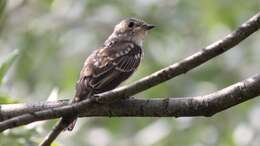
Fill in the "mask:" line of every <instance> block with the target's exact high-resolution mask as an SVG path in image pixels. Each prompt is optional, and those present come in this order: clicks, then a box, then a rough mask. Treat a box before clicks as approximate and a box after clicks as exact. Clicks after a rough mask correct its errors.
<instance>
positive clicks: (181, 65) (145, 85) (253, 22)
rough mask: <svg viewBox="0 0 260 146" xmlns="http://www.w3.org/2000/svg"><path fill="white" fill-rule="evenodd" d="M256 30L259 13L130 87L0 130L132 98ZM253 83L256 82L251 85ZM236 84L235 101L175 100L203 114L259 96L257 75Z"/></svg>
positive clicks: (23, 119) (20, 118)
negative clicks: (197, 50)
mask: <svg viewBox="0 0 260 146" xmlns="http://www.w3.org/2000/svg"><path fill="white" fill-rule="evenodd" d="M259 28H260V13H257V14H256V15H255V16H253V17H252V18H251V19H249V20H248V21H247V22H245V23H244V24H242V25H241V26H240V27H239V28H238V29H237V30H235V31H234V32H232V33H231V34H229V35H227V36H226V37H224V38H223V39H222V40H219V41H217V42H215V43H213V44H211V45H209V46H208V47H206V48H203V49H202V50H201V51H199V52H197V53H195V54H194V55H192V56H190V57H187V58H186V59H184V60H183V61H181V62H178V63H175V64H173V65H171V66H169V67H167V68H164V69H162V70H160V71H157V72H155V73H153V74H151V75H149V76H147V77H145V78H143V79H141V80H139V81H137V82H135V83H133V84H130V85H128V86H124V87H121V88H117V89H115V90H113V91H108V92H105V93H102V94H99V95H97V96H95V98H90V99H86V100H84V101H82V102H80V103H75V104H72V105H66V106H62V107H57V108H51V109H48V110H44V111H39V112H32V113H30V114H25V115H21V116H17V117H14V118H11V119H8V120H6V121H3V122H1V123H0V131H4V130H6V129H8V128H14V127H16V126H20V125H24V124H28V123H31V122H34V121H38V120H45V119H51V118H57V117H61V116H65V115H66V114H70V113H73V114H81V113H83V112H85V111H88V110H91V109H92V108H93V107H94V106H95V105H96V104H99V103H106V104H108V103H112V102H114V101H118V100H120V99H122V98H126V97H129V96H132V95H134V94H136V93H139V92H141V91H144V90H147V89H149V88H151V87H153V86H156V85H158V84H160V83H162V82H165V81H167V80H169V79H171V78H174V77H176V76H178V75H181V74H183V73H186V72H188V71H190V70H192V69H193V68H195V67H197V66H199V65H201V64H203V63H204V62H206V61H208V60H210V59H212V58H214V57H216V56H218V55H220V54H222V53H223V52H225V51H227V50H229V49H230V48H232V47H234V46H235V45H237V44H238V43H239V42H241V41H242V40H244V39H245V38H247V37H248V36H249V35H251V34H252V33H254V32H256V31H257V30H258V29H259ZM255 82H257V83H255ZM251 83H254V84H256V85H254V86H253V87H255V86H256V87H257V88H256V89H257V90H256V89H255V88H253V90H252V93H251V91H250V92H247V90H246V89H247V88H248V87H251V86H250V84H251ZM238 84H239V86H238V87H235V88H234V87H233V88H234V90H236V91H237V92H238V91H243V92H238V93H239V94H234V95H238V99H236V98H235V96H234V95H232V96H231V97H232V98H230V99H226V98H224V99H225V100H224V99H223V98H221V99H222V100H223V101H217V102H213V103H215V104H209V103H208V102H206V101H207V100H206V99H208V100H209V99H211V100H213V101H214V99H215V98H213V97H214V96H213V97H212V95H211V96H209V95H207V96H203V97H201V98H195V99H196V100H194V98H183V99H182V98H178V100H179V101H182V100H185V101H183V104H182V105H183V106H185V108H184V109H186V110H187V111H189V112H190V114H192V113H196V111H198V109H197V108H199V107H200V106H198V107H196V106H195V107H189V106H188V105H189V104H187V103H193V102H195V101H198V100H200V101H201V102H200V103H203V104H205V105H204V106H206V107H207V108H204V110H202V111H204V112H206V113H210V112H208V111H211V110H210V109H212V108H213V107H214V108H216V109H218V110H220V109H219V107H220V106H221V105H222V104H223V105H226V104H228V103H226V102H227V101H226V100H228V102H231V103H233V104H232V105H234V104H238V103H236V102H237V100H239V99H240V98H241V99H244V98H252V97H255V96H257V95H258V94H259V93H258V92H259V91H258V90H259V75H258V76H256V77H253V78H251V79H248V80H246V81H245V83H238ZM234 86H235V85H234ZM236 86H237V85H236ZM230 88H231V87H230ZM233 88H232V89H233ZM227 90H230V89H229V88H227V89H224V90H223V91H222V90H221V91H222V92H227ZM217 94H219V93H217ZM224 97H225V96H224ZM241 99H240V100H241ZM229 100H230V101H229ZM137 101H138V100H137ZM187 101H188V102H187ZM224 101H225V102H224ZM242 101H244V100H241V102H242ZM97 102H98V103H97ZM121 102H123V101H121ZM153 102H160V100H154V101H153ZM148 103H149V102H148ZM163 103H164V104H166V105H168V104H174V103H175V102H172V99H167V100H166V99H165V100H163ZM144 104H145V103H144ZM164 104H162V103H161V105H164ZM179 104H180V103H179ZM118 106H119V105H118ZM175 106H177V107H179V108H180V105H177V104H176V105H175ZM162 107H164V106H162ZM162 107H160V108H162ZM229 107H230V106H229ZM214 108H213V109H214ZM225 108H227V107H226V106H224V108H223V109H225ZM157 109H158V108H157ZM166 109H167V111H170V112H172V111H171V110H170V109H168V108H166ZM191 109H193V110H194V111H193V110H191ZM202 109H203V108H202ZM223 109H221V110H223ZM142 110H143V111H145V109H142ZM157 112H158V113H160V112H159V111H153V113H157ZM177 113H181V112H180V111H179V109H175V114H176V115H175V116H180V115H179V114H177ZM197 114H198V113H197ZM211 114H212V113H210V114H205V115H211ZM112 115H113V113H112ZM194 115H196V114H194ZM198 115H199V114H198ZM147 116H148V115H147ZM190 116H191V115H190Z"/></svg>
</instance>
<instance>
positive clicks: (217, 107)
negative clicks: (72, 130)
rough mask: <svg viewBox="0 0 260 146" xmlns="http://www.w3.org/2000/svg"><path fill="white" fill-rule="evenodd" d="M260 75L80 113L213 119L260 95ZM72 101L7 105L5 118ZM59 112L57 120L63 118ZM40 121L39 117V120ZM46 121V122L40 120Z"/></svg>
mask: <svg viewBox="0 0 260 146" xmlns="http://www.w3.org/2000/svg"><path fill="white" fill-rule="evenodd" d="M259 89H260V74H258V75H256V76H254V77H251V78H248V79H246V80H244V81H242V82H239V83H236V84H233V85H231V86H229V87H227V88H224V89H222V90H219V91H217V92H214V93H211V94H208V95H204V96H195V97H178V98H165V99H162V98H157V99H126V100H121V101H118V102H114V103H111V104H97V103H95V104H93V105H92V108H91V109H89V110H87V111H85V112H83V113H80V115H79V116H80V117H91V116H110V117H111V116H112V117H121V116H134V117H172V116H174V117H184V116H212V115H214V114H216V113H218V112H220V111H223V110H225V109H227V108H229V107H232V106H234V105H237V104H240V103H242V102H244V101H247V100H250V99H252V98H254V97H256V96H258V95H260V90H259ZM68 101H69V100H60V101H53V102H40V103H34V104H10V105H3V106H2V109H1V112H0V114H1V115H2V118H12V117H15V116H18V115H21V114H28V113H31V112H37V111H43V110H47V109H50V108H57V107H61V106H65V105H68ZM60 116H62V115H60V114H59V113H57V115H55V117H47V119H49V118H57V117H60ZM35 118H37V117H35ZM38 120H46V119H37V121H38Z"/></svg>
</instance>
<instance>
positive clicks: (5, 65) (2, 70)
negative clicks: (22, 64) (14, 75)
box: [0, 50, 19, 85]
mask: <svg viewBox="0 0 260 146" xmlns="http://www.w3.org/2000/svg"><path fill="white" fill-rule="evenodd" d="M18 53H19V51H18V50H14V51H13V52H11V53H10V54H8V55H7V57H6V58H5V59H4V61H3V62H2V63H1V64H0V85H1V84H2V82H3V78H4V76H5V74H6V72H7V71H8V69H9V68H10V66H11V65H12V63H13V62H14V61H15V59H16V58H17V56H18Z"/></svg>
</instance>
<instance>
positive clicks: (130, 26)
mask: <svg viewBox="0 0 260 146" xmlns="http://www.w3.org/2000/svg"><path fill="white" fill-rule="evenodd" d="M153 27H154V26H153V25H150V24H147V23H145V22H144V21H141V20H137V19H133V18H130V19H125V20H123V21H121V22H120V23H119V24H117V25H116V26H115V29H114V31H113V33H112V34H111V35H110V36H109V37H108V39H107V40H106V41H105V43H104V45H103V47H101V48H99V49H96V50H94V51H93V52H92V53H91V54H90V56H89V57H88V58H87V59H86V61H85V63H84V66H83V68H82V70H81V72H80V78H79V80H78V82H77V85H76V94H75V97H74V99H73V102H78V101H81V100H83V99H85V98H89V97H91V96H92V95H93V94H98V93H102V92H105V91H109V90H112V89H114V88H116V87H117V86H118V85H119V84H120V83H122V82H123V81H124V80H126V79H127V78H129V77H130V76H131V75H132V74H133V72H134V71H135V70H136V69H137V67H138V66H139V64H140V61H141V58H142V56H143V55H142V53H143V51H142V46H143V40H144V38H145V36H146V35H147V31H148V30H149V29H151V28H153ZM67 119H69V118H67ZM70 119H71V118H70ZM68 122H69V121H68ZM69 123H70V122H69ZM74 124H75V122H73V123H72V124H71V125H70V126H69V128H68V130H72V128H73V126H74Z"/></svg>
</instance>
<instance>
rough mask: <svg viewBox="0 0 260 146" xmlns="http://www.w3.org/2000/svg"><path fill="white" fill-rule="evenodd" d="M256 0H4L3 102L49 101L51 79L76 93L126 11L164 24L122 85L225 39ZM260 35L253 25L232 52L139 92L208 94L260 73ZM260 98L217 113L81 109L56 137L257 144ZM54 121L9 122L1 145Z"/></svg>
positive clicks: (104, 144)
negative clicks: (85, 68) (98, 114)
mask: <svg viewBox="0 0 260 146" xmlns="http://www.w3.org/2000/svg"><path fill="white" fill-rule="evenodd" d="M259 8H260V2H259V0H250V1H246V0H236V1H235V0H218V1H213V0H197V1H192V0H171V1H170V0H133V1H121V0H78V1H73V0H67V1H64V0H37V1H34V0H10V1H5V0H0V30H1V31H0V62H2V64H3V65H1V67H0V81H1V83H2V84H1V86H0V103H1V104H3V103H13V102H17V101H23V102H36V101H41V100H46V99H47V97H48V95H49V94H50V92H51V91H52V90H53V89H54V88H58V89H59V91H60V93H59V96H60V98H63V97H66V98H69V97H72V96H73V94H74V86H75V82H76V80H77V78H78V75H79V71H80V69H81V67H82V65H83V62H84V59H85V58H86V57H87V56H88V54H90V52H91V51H92V50H93V49H95V48H98V47H100V46H101V45H102V43H103V42H104V40H105V39H106V38H107V37H108V36H109V34H110V33H111V31H112V29H113V26H114V25H115V24H116V23H118V22H119V21H120V20H122V19H124V18H126V17H137V18H141V19H144V20H145V21H147V22H150V23H154V24H157V25H159V26H160V27H158V29H156V30H154V31H152V32H151V33H150V34H149V36H148V38H147V39H146V41H145V58H144V60H143V62H142V64H141V66H140V68H139V69H138V71H137V72H136V73H135V74H134V76H133V77H131V79H129V80H128V81H127V82H126V83H124V84H128V83H130V82H133V81H134V80H137V79H139V78H141V77H144V76H146V75H148V74H150V73H152V72H154V71H156V70H158V69H161V68H163V67H165V66H168V65H170V64H172V63H174V62H176V61H179V60H181V59H183V58H184V57H187V56H189V55H191V54H193V53H195V52H197V51H198V50H199V48H202V47H205V46H206V45H208V44H210V43H212V42H214V41H216V40H218V39H220V38H222V37H223V36H225V35H226V34H228V33H230V32H231V31H232V30H234V29H235V28H237V26H239V25H240V24H241V23H242V22H244V21H245V20H247V19H248V18H249V17H251V16H253V15H254V14H255V13H257V12H259ZM259 39H260V33H255V34H254V35H252V36H251V37H249V38H248V39H246V40H245V41H244V42H242V43H241V44H239V45H238V46H236V47H235V48H234V49H232V50H230V51H228V52H227V53H225V54H223V55H221V56H219V57H217V58H215V59H213V60H211V61H209V62H208V63H206V64H203V65H201V66H200V67H198V68H196V69H194V70H193V71H191V72H188V73H186V74H185V75H181V76H179V77H177V78H175V79H173V80H171V81H168V82H167V83H163V84H161V85H159V86H156V87H154V88H152V89H149V90H147V91H145V92H143V93H140V94H138V95H136V97H145V98H154V97H177V96H196V95H203V94H207V93H210V92H214V91H216V90H218V89H221V88H224V87H226V86H228V85H230V84H233V83H235V82H238V81H240V80H242V79H244V78H247V77H249V76H251V75H253V74H256V73H259V67H260V64H259V62H260V58H259V54H260V50H259V48H260V44H259ZM14 50H19V55H18V56H17V53H15V51H14ZM10 54H11V55H10ZM8 56H9V57H8ZM14 60H16V61H15V62H14ZM12 62H14V64H13V65H11V64H12ZM9 67H11V68H9ZM7 70H9V71H8V72H7ZM3 77H4V78H3ZM2 79H4V80H3V82H2ZM259 104H260V102H259V100H258V99H257V98H256V99H253V100H252V101H248V102H246V103H243V104H240V105H238V106H236V107H233V108H231V109H229V110H227V111H225V112H222V113H219V114H217V115H215V116H213V117H210V118H200V117H196V118H177V119H175V118H84V119H81V120H79V123H78V124H77V126H76V129H75V131H74V132H72V133H64V134H62V135H61V136H60V137H59V138H58V139H57V143H55V144H54V145H55V146H58V145H64V146H69V145H80V146H81V145H85V146H86V145H88V146H117V145H118V146H119V145H124V146H128V145H129V146H130V145H136V146H168V145H176V146H179V145H181V146H182V145H186V146H211V145H212V146H213V145H214V146H235V145H241V146H258V145H260V141H259V139H260V134H259V129H260V124H259V123H260V108H259ZM54 123H55V121H52V122H40V123H34V124H30V125H27V126H23V127H19V128H16V129H12V130H8V131H6V132H4V133H1V134H0V146H6V145H12V146H20V145H28V146H34V145H37V143H39V141H41V140H42V139H43V137H44V136H45V135H46V133H47V132H48V131H49V130H50V129H51V127H52V126H53V125H54Z"/></svg>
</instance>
